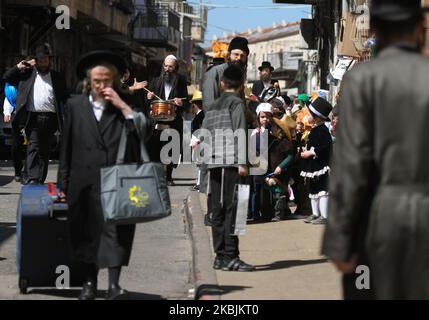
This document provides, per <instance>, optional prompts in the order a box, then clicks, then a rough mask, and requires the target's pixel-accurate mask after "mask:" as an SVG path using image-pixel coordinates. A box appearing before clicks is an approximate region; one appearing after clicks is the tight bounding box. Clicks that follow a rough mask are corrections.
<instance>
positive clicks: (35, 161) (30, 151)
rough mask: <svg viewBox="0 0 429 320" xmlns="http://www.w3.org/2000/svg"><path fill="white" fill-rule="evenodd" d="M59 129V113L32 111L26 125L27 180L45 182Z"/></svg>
mask: <svg viewBox="0 0 429 320" xmlns="http://www.w3.org/2000/svg"><path fill="white" fill-rule="evenodd" d="M57 129H58V119H57V114H56V113H53V112H46V113H45V112H30V113H29V120H28V124H27V126H26V134H27V137H28V146H27V158H26V169H27V180H28V181H30V180H36V181H39V182H40V183H44V182H45V180H46V176H47V174H48V165H49V152H50V146H51V142H52V139H53V137H54V133H55V132H56V131H57Z"/></svg>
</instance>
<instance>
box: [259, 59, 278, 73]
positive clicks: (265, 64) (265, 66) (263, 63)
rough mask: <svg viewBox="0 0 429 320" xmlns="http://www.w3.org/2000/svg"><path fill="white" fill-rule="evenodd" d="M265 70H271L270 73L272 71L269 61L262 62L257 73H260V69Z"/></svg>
mask: <svg viewBox="0 0 429 320" xmlns="http://www.w3.org/2000/svg"><path fill="white" fill-rule="evenodd" d="M265 68H269V69H270V70H271V72H273V71H274V68H273V66H272V65H271V63H270V62H269V61H264V62H262V65H261V66H260V67H259V68H258V69H259V71H262V69H265Z"/></svg>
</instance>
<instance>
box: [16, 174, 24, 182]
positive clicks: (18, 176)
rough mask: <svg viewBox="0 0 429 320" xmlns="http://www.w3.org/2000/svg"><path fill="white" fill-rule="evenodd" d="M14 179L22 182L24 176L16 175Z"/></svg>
mask: <svg viewBox="0 0 429 320" xmlns="http://www.w3.org/2000/svg"><path fill="white" fill-rule="evenodd" d="M14 179H15V182H21V181H22V177H21V176H20V175H16V176H15V178H14Z"/></svg>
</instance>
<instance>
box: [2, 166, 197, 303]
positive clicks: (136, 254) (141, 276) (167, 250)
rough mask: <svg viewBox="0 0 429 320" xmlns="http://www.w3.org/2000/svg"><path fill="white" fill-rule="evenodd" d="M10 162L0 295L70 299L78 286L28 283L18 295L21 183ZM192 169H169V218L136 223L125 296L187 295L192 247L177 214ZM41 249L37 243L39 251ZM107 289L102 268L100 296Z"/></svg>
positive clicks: (125, 274)
mask: <svg viewBox="0 0 429 320" xmlns="http://www.w3.org/2000/svg"><path fill="white" fill-rule="evenodd" d="M8 165H10V162H9V163H2V164H1V165H0V299H26V300H39V299H75V298H76V297H77V295H78V294H79V290H78V289H71V290H55V289H37V288H35V289H33V288H30V290H29V294H28V295H20V294H19V289H18V275H17V273H16V266H15V247H16V236H15V231H16V223H15V222H16V221H15V215H16V208H17V203H18V198H19V193H20V189H21V185H20V184H19V183H16V182H14V181H13V178H12V177H13V169H12V168H11V167H10V166H8ZM56 173H57V168H56V165H51V167H50V170H49V175H48V180H49V181H55V180H56ZM194 177H195V171H194V169H193V168H192V167H190V166H181V167H179V168H178V169H176V170H175V172H174V178H177V180H176V182H177V184H178V185H177V186H174V187H171V188H170V196H171V202H172V208H173V214H172V216H171V217H169V218H166V219H163V220H160V221H156V222H151V223H146V224H140V225H138V226H137V230H136V236H135V240H134V246H133V252H132V257H131V261H130V266H129V267H128V268H124V270H123V272H122V276H121V286H122V287H124V288H125V289H127V290H128V291H130V299H144V300H148V299H149V300H151V299H179V300H180V299H191V298H192V296H190V295H189V290H190V289H192V288H193V284H192V280H191V279H192V276H191V274H192V269H191V268H192V251H191V242H190V239H189V236H188V235H187V234H186V232H185V223H184V218H183V215H182V206H183V200H184V199H185V198H186V197H187V196H188V194H189V186H191V185H193V184H194V183H195V180H194V179H193V178H194ZM42 249H43V248H40V250H42ZM106 288H107V272H106V271H102V272H101V273H100V275H99V289H100V291H101V292H100V298H102V294H103V292H102V291H103V290H105V289H106Z"/></svg>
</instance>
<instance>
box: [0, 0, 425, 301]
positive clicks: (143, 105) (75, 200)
mask: <svg viewBox="0 0 429 320" xmlns="http://www.w3.org/2000/svg"><path fill="white" fill-rule="evenodd" d="M386 2H389V5H388V6H387V7H388V10H387V9H386V8H387V7H386ZM422 12H423V11H422V10H421V7H420V1H417V0H416V1H398V2H395V3H393V2H392V1H375V0H374V1H373V4H372V11H371V14H372V15H373V20H372V21H373V22H372V23H373V28H374V30H375V34H376V35H377V39H378V40H377V41H378V42H379V49H380V50H381V53H380V54H379V56H378V58H377V59H376V60H375V61H374V62H371V63H369V64H364V65H362V66H358V67H356V70H352V71H351V72H350V74H347V75H346V77H345V80H344V87H343V90H342V93H341V96H339V97H337V101H339V107H335V108H334V107H333V106H332V105H331V103H330V102H329V101H328V98H327V95H326V93H325V92H323V91H318V92H315V93H308V94H305V93H301V94H299V95H298V96H296V97H295V96H288V95H287V94H286V93H284V94H282V93H281V92H280V86H279V85H278V83H276V82H275V81H273V79H272V77H271V75H272V72H273V69H274V68H273V67H272V65H271V63H270V62H269V61H265V62H263V63H262V65H261V66H260V67H259V70H260V73H261V79H260V81H258V82H256V83H255V84H254V85H253V88H252V91H251V92H250V90H249V89H247V87H246V70H247V64H248V56H249V53H250V51H249V47H248V42H247V40H246V39H245V38H242V37H236V38H234V39H232V41H231V42H230V45H229V49H228V56H227V59H226V61H224V63H220V64H218V65H214V66H211V67H210V68H209V70H207V72H206V73H205V76H204V81H203V84H202V90H201V91H197V92H195V94H194V95H193V97H192V99H189V97H188V91H187V85H186V79H185V78H184V77H183V76H181V75H180V74H179V72H178V71H179V70H178V69H179V67H178V66H179V64H178V61H177V58H176V57H175V56H173V55H169V56H167V57H166V58H165V60H164V63H163V66H162V70H161V74H160V76H159V77H157V78H155V79H153V81H151V82H150V83H147V82H141V83H139V82H137V81H136V80H134V83H133V84H131V83H129V80H130V79H129V75H130V74H129V71H128V70H127V68H128V66H127V64H126V62H125V60H124V59H123V58H122V57H121V56H118V55H117V54H115V53H113V52H111V51H108V50H102V51H94V52H90V53H88V54H86V55H85V56H83V57H82V58H81V60H80V62H79V64H78V66H77V68H76V69H77V75H78V77H79V79H80V80H81V81H82V82H81V83H82V84H81V86H80V90H81V93H80V94H78V95H74V96H73V97H71V98H70V97H69V95H68V92H67V90H66V86H65V82H64V79H63V78H62V76H61V75H60V74H59V73H58V72H55V71H54V70H52V69H51V68H50V56H51V55H52V53H51V51H50V48H49V46H48V45H46V44H43V45H41V46H39V47H37V50H36V55H35V59H33V60H27V61H26V60H23V61H21V62H19V63H18V64H17V65H16V66H14V67H12V68H11V69H9V70H8V71H7V72H6V73H5V75H4V77H3V78H4V80H5V82H6V83H7V84H6V87H5V89H6V91H5V93H6V99H5V102H4V121H5V122H10V121H12V128H13V130H12V131H13V136H14V145H13V148H12V150H13V158H14V164H15V177H16V180H22V181H23V182H24V183H28V184H43V183H44V181H45V179H46V175H47V170H48V160H49V146H50V141H51V139H52V138H53V135H54V133H55V132H56V131H59V132H60V133H61V136H62V138H61V156H60V168H59V178H58V183H59V188H60V190H61V192H60V197H61V198H62V199H64V200H66V201H67V202H68V205H69V217H68V218H69V225H70V232H71V245H72V247H73V251H74V254H75V256H76V258H77V259H78V260H79V261H80V262H81V263H82V264H83V266H84V270H85V275H86V281H85V283H84V284H83V289H82V292H81V294H80V296H79V298H80V299H83V300H92V299H95V297H96V294H97V276H98V271H99V269H100V268H108V272H109V284H108V292H107V298H109V299H115V298H118V297H119V296H122V295H124V294H126V291H125V290H123V289H122V288H121V287H120V286H119V278H120V273H121V268H122V266H126V265H127V264H128V263H129V258H130V254H131V248H132V243H133V238H134V230H135V226H134V225H114V224H110V223H106V222H105V221H104V219H103V212H102V209H101V204H100V169H101V168H102V167H105V166H109V165H113V164H115V162H116V159H117V153H118V150H117V146H118V145H119V140H120V137H121V132H122V128H123V127H124V126H125V128H126V133H127V138H128V139H127V146H126V152H125V161H126V162H133V161H136V159H137V158H138V157H139V154H140V142H142V141H143V142H144V143H146V144H148V145H150V147H151V148H150V151H151V154H150V157H151V160H152V161H161V160H162V159H161V158H162V157H161V150H162V149H163V147H164V146H165V145H166V143H165V141H163V140H162V139H161V135H162V132H163V131H164V130H166V129H174V130H175V131H176V132H178V133H179V136H180V137H182V136H183V117H184V114H185V113H186V112H188V111H189V110H191V112H192V114H193V121H192V128H191V131H192V134H193V137H192V141H191V145H190V146H185V145H183V144H182V139H180V141H181V143H180V148H179V149H180V152H179V153H178V154H174V155H173V157H172V161H171V163H168V164H166V178H167V181H168V182H169V185H170V186H174V182H173V169H174V168H175V167H177V164H178V163H179V162H180V153H182V152H183V150H184V148H188V147H189V148H190V147H192V148H193V149H194V151H195V152H196V151H197V150H199V148H202V147H203V146H204V145H205V144H207V141H205V140H204V136H202V135H201V129H205V130H206V131H208V132H210V133H211V134H212V135H211V137H214V138H215V137H216V133H217V132H218V130H224V131H228V130H231V131H232V132H248V130H250V131H251V136H250V139H249V140H250V143H249V144H248V145H247V144H246V148H244V154H245V156H244V157H242V156H241V155H242V152H243V148H239V147H238V146H237V141H236V140H234V139H232V140H226V141H225V144H224V142H222V144H221V145H218V144H216V143H214V144H211V147H212V149H211V150H210V151H211V152H210V157H209V159H208V161H203V162H199V163H198V169H199V170H198V179H197V184H196V186H194V187H193V189H194V190H198V191H199V192H201V193H203V194H206V196H207V197H206V199H207V208H208V210H207V219H206V221H207V223H209V224H210V225H211V227H212V234H213V251H214V253H215V258H214V262H213V268H214V269H217V270H223V271H253V270H255V267H254V266H252V265H251V264H248V263H246V262H244V261H242V260H241V259H240V250H239V239H238V236H236V235H234V231H233V230H232V228H233V220H234V219H235V215H234V214H235V211H236V205H237V203H236V202H237V199H236V193H234V192H232V191H233V190H234V189H235V187H236V186H237V185H239V184H250V185H251V195H250V197H249V210H248V219H249V220H252V221H260V220H270V221H273V222H276V221H279V220H282V219H287V218H288V217H290V216H291V214H292V213H291V210H290V208H289V203H290V201H294V202H295V203H296V206H297V208H296V211H295V213H294V214H300V215H306V216H308V217H307V219H305V220H304V221H305V222H306V223H311V224H327V229H326V230H327V231H326V234H325V238H324V242H323V248H322V250H323V253H324V254H326V256H328V257H329V258H330V259H332V261H333V263H334V264H335V266H336V267H337V268H338V269H339V270H340V271H341V272H343V273H344V274H345V278H344V279H345V281H344V286H345V293H346V296H347V294H348V297H356V295H355V294H356V290H353V289H352V286H353V283H354V280H355V277H353V276H354V275H353V273H354V268H355V267H356V265H357V264H358V263H361V264H369V265H370V267H371V268H372V272H373V277H374V279H375V280H376V281H375V290H374V292H376V297H378V298H401V297H405V298H407V297H420V298H421V297H427V296H428V293H427V288H428V286H427V285H426V282H425V277H423V278H421V277H419V276H421V275H424V274H425V272H427V267H428V265H429V262H428V259H427V254H426V253H425V252H427V248H426V247H425V246H426V243H427V241H426V234H427V229H426V228H425V227H426V223H427V221H428V219H427V217H426V216H425V214H426V213H427V206H425V205H426V204H427V180H428V179H427V174H426V173H427V170H426V169H425V168H426V166H427V161H426V160H427V152H426V151H425V150H426V149H425V148H424V144H422V142H425V141H426V135H427V132H428V131H427V130H426V127H425V126H426V118H425V117H424V116H425V115H426V113H427V112H426V110H427V106H428V101H429V97H427V94H426V92H427V90H425V88H424V86H425V81H424V80H426V78H427V74H428V70H429V63H428V62H427V59H426V58H423V57H422V55H421V49H422V47H423V44H424V38H423V37H422V34H423V31H422V30H423V29H424V23H423V21H424V19H423V15H422ZM398 62H399V63H398ZM407 63H408V64H410V65H411V68H412V69H411V71H412V72H410V71H409V68H410V67H408V66H407ZM426 69H428V70H426ZM408 74H410V75H411V74H412V77H413V78H412V79H414V78H415V79H417V80H418V81H415V82H414V84H413V85H412V86H410V85H409V84H410V81H408V80H410V79H411V78H410V79H405V80H401V81H402V82H401V83H402V85H398V80H400V79H402V77H403V76H404V75H408ZM380 84H381V85H380ZM375 89H377V90H378V92H377V91H375ZM415 93H418V94H417V95H416V94H415ZM381 94H383V99H381V98H380V95H381ZM404 97H411V98H415V99H414V103H412V104H409V105H408V108H409V109H410V110H405V109H404V108H398V109H397V110H395V112H392V110H391V109H389V108H391V107H392V106H395V105H396V104H397V102H398V101H404ZM160 101H161V102H163V103H164V106H163V107H167V109H168V107H169V106H171V105H174V109H173V110H168V112H171V117H170V118H163V119H161V118H157V117H156V116H155V115H154V109H152V105H153V103H154V102H156V103H157V102H160ZM188 101H189V102H190V104H189V103H188ZM189 106H190V108H189ZM338 109H341V112H342V113H341V119H340V123H341V125H340V126H339V129H338V130H337V124H338V115H339V114H338ZM410 111H412V112H411V113H412V114H420V115H422V117H420V118H415V120H414V121H413V122H412V123H407V125H405V124H404V126H403V127H401V126H396V127H395V128H392V124H393V123H395V122H397V120H398V118H399V119H400V118H401V117H403V118H405V117H406V116H407V115H409V114H410ZM386 119H387V120H386ZM367 126H368V127H367ZM337 131H338V134H337ZM21 132H24V133H25V136H26V139H27V140H28V146H27V155H26V157H25V161H24V162H23V161H22V160H23V159H22V158H21V157H20V155H19V153H18V152H17V150H19V146H20V144H21V143H22V136H21ZM337 137H338V139H337ZM264 142H265V143H264ZM422 146H423V147H422ZM413 147H417V148H415V149H418V151H417V152H415V150H414V149H413ZM333 149H334V152H333ZM419 152H420V153H419ZM249 154H251V155H254V156H255V157H254V158H255V159H250V158H249V157H248V155H249ZM263 155H267V156H263ZM331 155H333V158H334V165H335V166H334V168H335V170H333V174H332V176H331V175H330V172H331V161H330V160H331ZM218 156H219V157H220V159H232V162H226V161H221V162H218V161H210V160H214V159H217V157H218ZM410 159H411V160H410ZM23 172H24V174H23ZM255 172H256V173H255ZM330 178H331V179H330ZM329 180H331V182H329ZM330 194H331V198H330ZM328 199H330V202H331V201H332V203H331V204H330V205H329V207H328ZM374 203H375V205H373V204H374ZM328 208H329V214H328ZM389 211H392V212H391V213H388V212H389ZM369 212H371V217H369ZM404 213H405V214H409V215H411V216H412V219H411V220H413V223H408V221H406V220H407V219H404V218H403V216H401V215H403V214H404ZM381 225H383V226H384V227H385V230H382V229H381V228H380V226H381ZM368 230H369V231H368ZM367 231H368V232H369V234H368V235H367ZM371 245H372V246H371ZM402 254H404V256H403V255H402ZM371 292H372V291H371Z"/></svg>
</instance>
